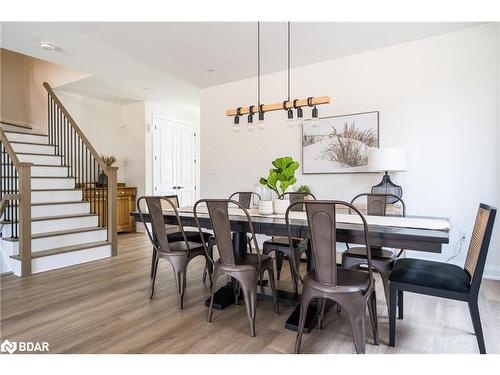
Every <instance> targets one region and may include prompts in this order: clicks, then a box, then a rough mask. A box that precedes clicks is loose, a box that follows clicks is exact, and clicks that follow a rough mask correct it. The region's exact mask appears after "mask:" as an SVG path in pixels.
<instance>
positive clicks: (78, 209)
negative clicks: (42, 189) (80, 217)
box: [31, 202, 90, 217]
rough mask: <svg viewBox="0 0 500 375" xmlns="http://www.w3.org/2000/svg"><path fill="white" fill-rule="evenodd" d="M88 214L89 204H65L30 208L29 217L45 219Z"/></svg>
mask: <svg viewBox="0 0 500 375" xmlns="http://www.w3.org/2000/svg"><path fill="white" fill-rule="evenodd" d="M89 212H90V203H88V202H81V203H67V204H57V203H55V204H48V205H42V206H32V207H31V217H45V216H58V215H73V214H75V215H77V214H88V213H89Z"/></svg>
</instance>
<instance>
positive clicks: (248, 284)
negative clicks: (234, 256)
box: [240, 275, 257, 337]
mask: <svg viewBox="0 0 500 375" xmlns="http://www.w3.org/2000/svg"><path fill="white" fill-rule="evenodd" d="M243 278H245V276H243ZM240 285H241V289H242V292H243V300H244V301H245V309H246V311H247V316H248V320H249V322H250V335H251V336H252V337H255V305H256V303H257V275H256V277H255V280H250V279H245V280H241V281H240Z"/></svg>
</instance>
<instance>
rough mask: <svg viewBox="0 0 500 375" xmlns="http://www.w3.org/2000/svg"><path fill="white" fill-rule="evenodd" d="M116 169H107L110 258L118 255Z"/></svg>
mask: <svg viewBox="0 0 500 375" xmlns="http://www.w3.org/2000/svg"><path fill="white" fill-rule="evenodd" d="M117 171H118V168H117V167H108V171H107V172H108V173H107V176H108V241H109V242H110V243H111V256H116V255H118V222H117V214H116V203H117V187H118V181H117Z"/></svg>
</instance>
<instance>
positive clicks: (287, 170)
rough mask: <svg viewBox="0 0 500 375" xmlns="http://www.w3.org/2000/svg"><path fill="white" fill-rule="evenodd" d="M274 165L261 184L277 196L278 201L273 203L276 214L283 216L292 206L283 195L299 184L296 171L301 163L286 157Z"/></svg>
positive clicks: (277, 160)
mask: <svg viewBox="0 0 500 375" xmlns="http://www.w3.org/2000/svg"><path fill="white" fill-rule="evenodd" d="M272 164H273V167H274V168H271V169H269V174H268V176H267V178H264V177H261V178H260V180H259V182H260V184H261V185H264V186H267V187H268V188H269V189H271V190H272V191H274V192H275V193H276V194H277V196H278V199H275V200H274V202H273V207H274V212H275V213H277V214H283V213H285V211H286V209H287V208H288V206H289V205H290V201H289V200H288V199H284V197H283V194H284V193H285V192H286V190H287V189H288V188H289V187H290V186H292V185H293V184H295V183H296V182H297V179H296V178H295V171H296V170H297V168H299V163H298V162H297V161H295V160H293V158H292V157H290V156H285V157H282V158H277V159H276V160H274V161H273V162H272Z"/></svg>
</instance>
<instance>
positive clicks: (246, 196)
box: [229, 191, 262, 209]
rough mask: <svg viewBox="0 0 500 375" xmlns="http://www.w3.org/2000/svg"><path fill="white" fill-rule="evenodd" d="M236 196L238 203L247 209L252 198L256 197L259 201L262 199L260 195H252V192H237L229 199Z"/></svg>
mask: <svg viewBox="0 0 500 375" xmlns="http://www.w3.org/2000/svg"><path fill="white" fill-rule="evenodd" d="M236 195H237V196H238V203H239V204H240V205H242V206H243V207H244V208H247V209H248V208H250V207H251V205H252V198H253V197H254V196H256V197H258V198H259V200H261V199H262V198H261V197H260V194H258V193H254V192H253V191H237V192H236V193H233V194H231V196H230V197H229V199H233V198H234V197H235V196H236Z"/></svg>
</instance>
